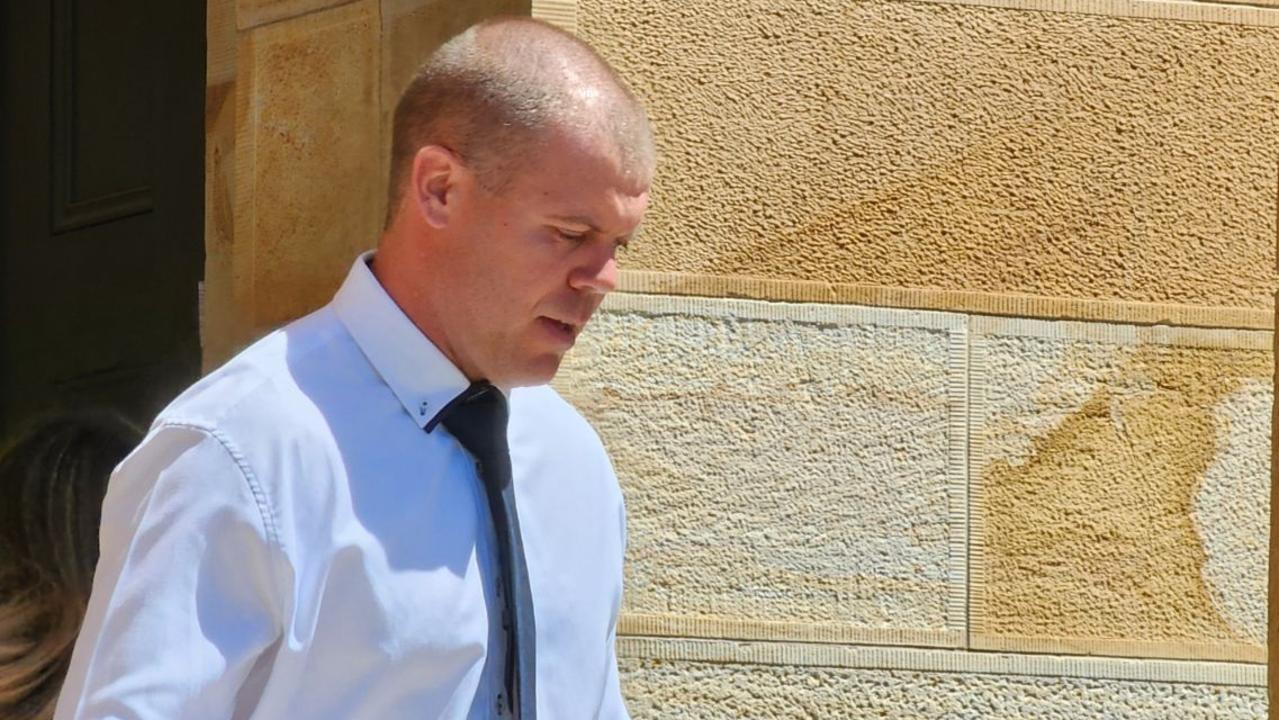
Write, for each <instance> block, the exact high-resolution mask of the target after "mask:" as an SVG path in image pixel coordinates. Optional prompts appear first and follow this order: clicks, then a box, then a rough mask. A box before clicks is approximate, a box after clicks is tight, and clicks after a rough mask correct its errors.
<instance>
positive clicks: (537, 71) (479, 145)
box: [373, 18, 655, 388]
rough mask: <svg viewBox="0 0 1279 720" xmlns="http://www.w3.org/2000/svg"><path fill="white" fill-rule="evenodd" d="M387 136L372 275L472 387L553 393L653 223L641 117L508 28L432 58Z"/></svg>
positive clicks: (569, 51) (514, 25)
mask: <svg viewBox="0 0 1279 720" xmlns="http://www.w3.org/2000/svg"><path fill="white" fill-rule="evenodd" d="M392 134H393V139H392V149H391V172H390V178H389V183H390V185H389V198H388V199H389V207H388V211H387V224H386V230H385V231H384V233H383V235H382V238H381V241H380V242H379V244H378V251H377V255H376V257H375V259H374V261H373V271H374V274H375V275H376V276H377V278H378V280H379V281H380V282H381V284H382V286H383V287H384V288H385V289H386V291H387V292H388V294H390V296H391V297H392V299H394V300H395V302H396V303H397V304H398V305H399V306H400V308H401V309H402V310H403V311H404V312H405V314H406V315H408V317H409V319H410V320H412V321H413V322H414V324H416V325H417V327H418V328H419V329H420V330H422V331H423V332H424V333H425V334H426V335H427V336H428V337H429V338H430V339H431V340H432V341H433V342H434V343H435V344H436V345H437V346H438V347H439V349H440V350H441V351H442V352H443V353H444V354H445V355H446V356H447V357H448V358H449V359H450V360H451V361H452V362H453V364H454V365H456V366H457V367H458V369H459V370H461V371H462V372H463V373H464V374H465V375H467V376H468V377H469V378H470V379H472V380H479V379H487V380H490V381H491V382H493V383H494V384H496V385H498V386H501V387H506V388H509V387H513V386H517V385H530V384H539V383H544V382H546V381H548V380H550V378H551V377H552V376H553V375H554V374H555V371H556V369H557V368H558V367H559V363H560V360H561V359H562V357H563V355H564V353H565V352H566V351H567V350H568V349H569V347H571V346H572V345H573V342H574V341H575V340H576V338H577V334H578V333H579V332H580V331H581V329H582V327H583V326H584V325H585V324H586V322H587V320H589V319H590V317H591V315H592V313H594V311H595V309H596V308H597V307H598V306H599V304H600V301H601V300H602V299H603V297H604V295H605V294H606V293H607V292H609V291H610V290H612V289H613V287H614V286H615V284H616V282H617V258H616V255H617V252H618V250H619V249H620V248H622V247H624V246H625V245H626V243H627V242H629V241H630V239H631V237H632V235H633V234H634V233H635V231H636V228H637V227H638V225H639V223H640V221H641V219H642V218H643V215H644V212H645V210H646V208H647V205H648V188H649V184H650V182H651V181H652V177H653V173H654V164H655V159H654V144H653V135H652V131H651V129H650V127H649V122H648V119H647V116H646V115H645V112H644V108H643V106H642V105H641V104H640V103H639V101H638V100H637V99H636V98H635V96H634V95H633V94H632V93H631V91H630V90H629V89H628V88H627V87H626V85H625V83H624V82H623V81H622V79H621V78H620V77H619V76H618V75H617V73H616V72H615V71H614V70H613V69H612V68H611V67H610V66H609V65H608V63H607V62H605V60H604V59H603V58H602V57H600V56H599V55H598V54H597V53H596V52H595V51H594V50H593V49H591V48H590V46H588V45H586V44H585V43H583V42H582V41H581V40H579V39H577V38H576V37H574V36H573V35H572V34H570V33H567V32H565V31H563V30H560V29H558V28H555V27H553V26H551V25H548V24H546V23H542V22H538V21H535V20H529V19H527V18H499V19H495V20H492V21H488V22H484V23H480V24H479V25H476V26H473V27H471V28H469V29H468V30H466V31H465V32H463V33H462V34H460V35H458V36H457V37H455V38H453V39H451V40H449V41H448V42H447V43H445V44H444V45H443V46H441V47H440V48H439V49H438V50H437V51H436V52H435V53H434V54H432V55H431V57H430V58H428V59H427V61H426V62H425V63H424V64H423V65H422V67H421V68H420V69H419V71H418V73H417V75H416V76H415V77H414V78H413V80H412V82H411V83H410V84H409V86H408V88H407V89H406V90H405V92H404V94H403V96H402V97H401V99H400V102H399V104H398V106H397V107H396V110H395V118H394V126H393V129H392Z"/></svg>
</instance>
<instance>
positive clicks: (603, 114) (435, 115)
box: [386, 17, 654, 226]
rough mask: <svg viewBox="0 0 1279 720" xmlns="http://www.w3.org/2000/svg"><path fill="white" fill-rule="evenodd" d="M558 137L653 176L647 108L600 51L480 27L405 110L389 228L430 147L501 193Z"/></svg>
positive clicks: (438, 55)
mask: <svg viewBox="0 0 1279 720" xmlns="http://www.w3.org/2000/svg"><path fill="white" fill-rule="evenodd" d="M588 91H589V92H588ZM588 97H589V100H588V99H587V98H588ZM550 128H568V129H573V130H584V131H594V132H598V133H602V134H603V135H604V136H605V137H607V138H609V139H610V140H612V141H613V143H614V144H615V146H616V149H617V150H618V152H619V153H620V155H621V158H620V159H621V162H622V165H623V167H624V169H625V170H626V171H627V172H629V173H635V174H651V172H652V165H653V162H654V149H653V136H652V129H651V128H650V126H649V122H648V118H647V116H646V115H645V112H644V108H643V106H642V105H641V104H640V102H639V100H637V99H636V98H635V96H634V95H633V94H632V93H631V91H630V89H628V88H627V87H626V83H625V82H624V81H623V80H622V78H621V76H619V75H618V74H617V72H616V71H615V70H613V68H612V67H610V66H609V64H608V62H607V61H606V60H604V58H602V57H601V56H600V55H599V54H598V53H596V52H595V50H594V49H592V48H591V47H590V46H589V45H587V44H586V43H584V42H582V41H581V40H580V39H578V38H577V37H575V36H574V35H572V34H571V33H569V32H566V31H564V30H561V29H559V28H557V27H555V26H553V25H550V24H547V23H544V22H541V21H538V20H532V19H529V18H513V17H507V18H494V19H491V20H487V21H484V22H482V23H479V24H476V25H473V26H471V27H470V28H468V29H467V30H465V31H463V32H462V33H461V34H460V35H457V36H455V37H453V38H452V39H451V40H449V41H448V42H446V43H444V44H443V45H441V46H440V47H439V49H437V50H436V51H435V52H434V53H432V54H431V56H430V57H429V58H427V60H426V62H425V63H423V64H422V66H421V67H419V68H418V70H417V73H416V74H415V75H414V76H413V79H412V81H410V82H409V85H408V87H407V88H406V89H405V90H404V93H403V94H402V95H401V96H400V100H399V103H397V104H396V106H395V115H394V118H393V120H392V128H391V162H390V175H389V178H388V191H387V203H388V204H387V220H386V224H387V225H388V226H389V225H390V224H391V220H392V219H393V218H394V216H395V212H396V210H397V208H398V205H399V202H400V198H401V196H402V192H403V187H404V184H405V182H406V181H407V179H408V175H409V174H410V171H411V169H412V166H413V158H414V156H415V155H416V154H417V151H418V149H420V148H422V147H423V146H426V145H441V146H443V147H446V148H448V149H449V150H452V151H454V152H456V153H458V154H459V155H460V156H461V157H462V158H463V160H464V161H465V162H467V163H468V164H469V165H470V166H471V167H472V168H474V170H475V171H476V174H477V175H478V176H479V178H480V180H481V182H482V183H483V184H484V185H485V186H486V187H488V188H489V189H491V190H500V189H501V188H502V187H503V186H504V184H505V181H506V180H507V179H509V177H510V175H511V173H512V170H513V169H514V168H516V167H517V165H518V163H519V162H520V161H521V159H524V158H527V157H528V156H529V154H530V153H529V149H530V146H531V145H532V144H533V143H535V142H536V140H537V139H538V138H537V135H538V133H539V132H542V131H545V130H547V129H550Z"/></svg>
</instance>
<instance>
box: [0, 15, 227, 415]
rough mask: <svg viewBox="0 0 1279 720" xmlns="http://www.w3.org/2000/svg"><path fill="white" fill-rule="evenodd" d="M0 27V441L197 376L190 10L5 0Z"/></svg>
mask: <svg viewBox="0 0 1279 720" xmlns="http://www.w3.org/2000/svg"><path fill="white" fill-rule="evenodd" d="M0 13H3V15H2V16H0V21H2V22H3V26H0V54H2V55H3V63H4V65H3V77H2V79H0V191H2V194H3V204H2V206H0V213H3V215H2V216H0V233H2V234H0V322H2V323H3V329H2V331H0V438H3V437H7V436H8V435H9V434H10V433H12V432H13V431H14V430H15V429H17V428H18V427H20V426H21V425H22V424H23V423H24V422H25V421H27V420H28V419H30V418H31V417H33V416H36V415H40V414H44V413H47V412H51V411H55V410H65V409H74V408H82V407H104V406H105V407H109V408H114V409H116V410H118V411H119V412H121V413H122V414H124V415H125V416H126V417H128V418H130V419H132V420H133V421H135V422H136V423H138V424H140V425H143V426H145V425H146V424H148V423H149V422H150V420H151V418H152V417H153V416H154V414H155V413H156V411H158V410H159V409H160V408H161V407H163V406H164V404H165V403H167V402H168V401H169V400H170V399H172V397H173V396H174V395H175V394H176V393H177V392H178V391H180V390H181V389H182V388H183V387H184V386H186V385H188V384H190V383H191V382H192V381H193V380H194V379H196V377H198V375H199V370H200V337H199V319H198V308H197V284H198V282H199V280H200V278H201V277H202V275H203V268H204V241H203V237H204V170H203V163H204V117H203V115H204V85H205V78H204V63H205V49H204V48H205V3H204V1H203V0H112V1H111V2H101V1H100V0H9V2H5V3H3V10H0Z"/></svg>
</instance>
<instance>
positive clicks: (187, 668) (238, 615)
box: [55, 426, 287, 720]
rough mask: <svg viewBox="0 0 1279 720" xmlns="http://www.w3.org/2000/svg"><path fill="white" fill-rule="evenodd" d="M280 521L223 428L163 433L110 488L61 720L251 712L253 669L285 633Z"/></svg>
mask: <svg viewBox="0 0 1279 720" xmlns="http://www.w3.org/2000/svg"><path fill="white" fill-rule="evenodd" d="M271 523H272V513H271V511H270V508H269V506H268V504H267V500H266V497H265V495H264V494H263V493H262V491H261V488H260V487H259V486H258V485H257V484H256V481H255V479H254V478H253V476H252V475H251V474H250V473H248V472H246V469H245V468H244V466H243V465H242V464H241V463H240V462H237V460H236V458H235V457H234V456H233V454H232V450H231V449H230V448H228V447H227V446H226V445H225V444H224V443H223V442H221V441H220V440H219V439H218V438H216V437H215V436H214V435H213V434H211V433H209V432H206V431H204V430H199V429H193V428H188V427H173V426H170V427H161V428H159V429H157V430H154V431H153V432H152V433H151V435H150V436H149V437H148V438H147V439H146V441H144V443H143V445H142V446H141V447H140V448H139V449H138V450H136V451H135V452H134V453H133V454H132V455H130V456H129V457H128V458H127V459H126V460H125V461H124V462H123V463H122V464H121V465H120V467H118V468H117V469H116V472H115V474H114V475H113V476H112V478H111V481H110V483H109V484H108V488H107V495H106V498H105V500H104V502H103V508H102V529H101V533H100V547H101V554H100V556H99V561H98V566H97V570H96V573H95V576H94V581H93V593H92V597H91V599H90V601H89V607H88V611H87V613H86V616H85V621H84V625H83V627H82V629H81V633H80V637H79V639H78V641H77V642H76V647H75V651H74V654H73V656H72V660H71V666H70V669H69V671H68V673H67V678H66V681H65V683H64V685H63V689H62V693H61V696H60V698H59V702H58V708H57V711H56V714H55V718H56V719H57V720H69V719H70V718H95V719H97V718H120V719H122V720H123V719H126V718H128V719H133V718H138V719H142V718H147V719H150V718H155V719H157V720H158V719H159V718H166V719H167V718H186V719H189V720H201V719H202V718H219V719H221V720H226V719H227V718H232V717H242V716H247V714H248V711H251V705H252V704H253V703H255V702H256V699H257V698H256V697H247V696H251V695H253V690H252V686H253V685H254V684H255V683H253V682H252V678H250V674H251V673H252V671H253V668H254V666H255V664H256V663H258V662H259V661H260V660H266V659H269V658H267V657H266V656H267V655H269V654H270V653H271V652H272V651H273V647H274V646H275V643H276V640H277V638H279V637H280V634H281V627H282V626H283V621H282V617H281V615H282V613H281V610H280V608H281V607H282V603H281V601H280V599H281V597H282V596H283V594H282V591H281V590H282V585H281V584H280V583H281V579H282V578H283V577H285V575H284V569H285V567H286V566H287V564H286V563H285V561H284V555H283V551H282V549H281V547H280V544H279V541H278V535H277V533H276V531H275V528H274V527H273V525H272V524H271ZM246 705H247V706H249V707H246Z"/></svg>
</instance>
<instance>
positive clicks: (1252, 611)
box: [1194, 379, 1274, 645]
mask: <svg viewBox="0 0 1279 720" xmlns="http://www.w3.org/2000/svg"><path fill="white" fill-rule="evenodd" d="M1273 402H1274V393H1273V392H1272V389H1271V384H1270V383H1268V382H1264V381H1262V380H1258V379H1250V380H1245V381H1244V382H1242V383H1240V387H1239V389H1238V390H1236V391H1235V392H1233V393H1231V394H1230V395H1228V396H1226V397H1225V398H1223V399H1222V400H1221V402H1219V403H1217V405H1216V406H1215V407H1214V408H1213V420H1214V421H1215V424H1216V435H1217V444H1218V446H1219V448H1220V450H1219V451H1218V453H1217V456H1216V457H1215V458H1214V459H1213V461H1212V464H1211V465H1209V466H1208V469H1207V471H1205V473H1204V481H1203V484H1202V485H1201V486H1200V488H1199V492H1198V493H1197V494H1196V495H1195V507H1194V518H1195V526H1196V528H1197V529H1198V530H1199V535H1200V538H1201V539H1202V541H1203V545H1204V550H1205V551H1206V552H1207V553H1208V559H1207V561H1206V562H1205V563H1204V579H1205V580H1206V581H1207V583H1208V589H1209V591H1210V593H1211V595H1212V598H1213V600H1214V601H1215V603H1216V606H1217V608H1218V609H1219V610H1220V611H1221V614H1222V616H1223V617H1224V618H1225V620H1226V622H1227V623H1228V624H1229V625H1230V627H1231V629H1233V630H1234V631H1235V632H1236V633H1238V634H1239V635H1240V636H1241V637H1244V638H1246V639H1248V640H1249V641H1250V642H1252V643H1254V644H1256V645H1265V643H1266V539H1267V538H1268V537H1269V536H1270V412H1271V409H1272V408H1271V406H1272V404H1273Z"/></svg>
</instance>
